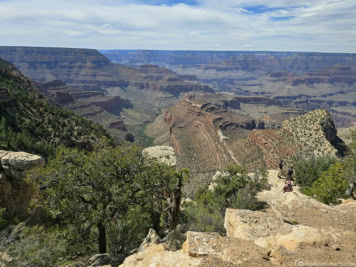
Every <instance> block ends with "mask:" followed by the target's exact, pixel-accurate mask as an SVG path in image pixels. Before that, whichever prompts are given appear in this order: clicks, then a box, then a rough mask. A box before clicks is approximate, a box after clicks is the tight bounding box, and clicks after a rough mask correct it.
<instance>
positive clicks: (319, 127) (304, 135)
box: [282, 109, 340, 156]
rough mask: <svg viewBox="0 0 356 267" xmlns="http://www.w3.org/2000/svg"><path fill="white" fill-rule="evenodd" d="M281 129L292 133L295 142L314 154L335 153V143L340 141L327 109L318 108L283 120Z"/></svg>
mask: <svg viewBox="0 0 356 267" xmlns="http://www.w3.org/2000/svg"><path fill="white" fill-rule="evenodd" d="M282 128H283V130H286V131H288V132H289V133H290V134H292V135H293V137H294V138H293V139H294V141H295V142H296V143H299V144H303V147H304V148H306V149H308V150H310V151H311V152H314V154H316V155H323V154H330V155H335V156H336V155H337V154H338V151H337V149H336V148H335V144H337V143H338V142H340V139H339V138H338V137H337V131H336V127H335V124H334V122H333V120H332V118H331V115H330V114H329V112H328V111H326V110H322V109H318V110H314V111H313V112H310V113H308V114H306V115H303V116H299V117H295V118H291V119H289V120H287V121H284V122H283V125H282Z"/></svg>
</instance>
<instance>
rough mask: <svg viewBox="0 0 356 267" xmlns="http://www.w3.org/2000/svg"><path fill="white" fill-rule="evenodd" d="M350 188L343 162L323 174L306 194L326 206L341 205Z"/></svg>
mask: <svg viewBox="0 0 356 267" xmlns="http://www.w3.org/2000/svg"><path fill="white" fill-rule="evenodd" d="M348 186H349V182H348V180H347V179H346V178H345V169H344V166H343V164H342V163H341V162H337V163H335V164H334V165H333V166H331V167H330V168H329V169H328V170H327V171H325V172H323V173H322V174H321V176H320V178H319V179H317V180H316V181H315V182H314V183H313V185H312V186H311V187H310V188H307V189H306V190H305V193H306V194H308V195H311V196H313V197H315V198H316V199H318V200H319V201H321V202H323V203H325V204H339V203H340V198H343V197H345V192H346V190H347V188H348Z"/></svg>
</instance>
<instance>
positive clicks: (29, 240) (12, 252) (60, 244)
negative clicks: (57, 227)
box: [0, 224, 66, 267]
mask: <svg viewBox="0 0 356 267" xmlns="http://www.w3.org/2000/svg"><path fill="white" fill-rule="evenodd" d="M65 248H66V244H65V241H64V240H63V239H61V238H60V237H59V235H58V232H57V231H53V230H52V231H48V229H47V230H45V229H44V228H43V227H38V226H34V227H29V226H25V224H19V225H17V226H16V227H14V228H9V229H7V230H4V231H2V232H1V233H0V250H1V251H2V252H6V253H7V254H8V255H9V256H10V257H11V258H12V259H13V260H12V261H11V262H10V263H6V266H8V267H21V266H23V267H47V266H58V264H59V263H60V262H63V260H64V259H65V257H66V249H65ZM0 263H1V261H0Z"/></svg>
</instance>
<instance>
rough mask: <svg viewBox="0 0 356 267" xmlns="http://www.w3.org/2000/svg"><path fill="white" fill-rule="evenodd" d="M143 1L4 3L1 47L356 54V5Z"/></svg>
mask: <svg viewBox="0 0 356 267" xmlns="http://www.w3.org/2000/svg"><path fill="white" fill-rule="evenodd" d="M142 2H144V1H141V2H140V4H139V3H138V2H137V1H136V2H135V1H129V0H119V1H114V0H85V1H84V0H77V1H72V0H71V1H69V0H62V1H54V0H11V1H0V24H1V25H2V26H1V29H0V45H30V46H66V47H90V48H97V49H197V50H204V49H207V50H209V49H210V50H216V49H218V50H241V49H244V50H252V49H253V50H283V51H286V50H289V51H325V52H327V51H330V52H356V46H355V43H356V16H355V13H356V2H355V1H354V0H338V1H336V0H314V1H306V0H296V1H293V3H292V4H291V1H289V0H288V1H287V0H274V1H267V0H252V1H251V0H248V1H247V0H198V2H199V4H198V5H194V6H189V5H186V4H176V5H161V6H159V5H147V4H142ZM161 2H162V1H161ZM251 6H265V7H266V8H265V10H264V11H263V12H252V11H251V9H249V10H247V8H249V7H251ZM252 10H253V9H252ZM280 17H282V19H281V20H278V18H280ZM251 43H253V45H250V44H251Z"/></svg>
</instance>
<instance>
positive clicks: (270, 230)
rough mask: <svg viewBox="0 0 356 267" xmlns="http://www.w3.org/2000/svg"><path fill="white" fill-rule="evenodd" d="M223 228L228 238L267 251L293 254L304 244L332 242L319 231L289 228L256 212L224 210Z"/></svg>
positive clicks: (327, 235) (269, 216)
mask: <svg viewBox="0 0 356 267" xmlns="http://www.w3.org/2000/svg"><path fill="white" fill-rule="evenodd" d="M224 226H225V228H226V232H227V236H228V237H233V238H240V239H245V240H250V241H253V242H254V243H255V244H256V245H259V246H261V247H264V248H268V249H278V248H280V247H283V248H285V249H287V250H288V251H296V250H297V249H298V248H300V247H303V246H305V245H313V246H323V245H327V244H329V242H331V241H332V238H331V237H330V235H329V234H328V233H326V232H325V231H323V230H320V229H316V228H313V227H309V226H303V225H292V224H290V223H288V222H286V221H284V220H283V219H281V218H280V217H278V216H277V215H274V216H273V215H269V214H268V213H264V212H259V211H249V210H234V209H227V210H226V214H225V224H224Z"/></svg>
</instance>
